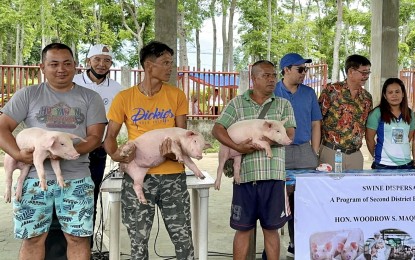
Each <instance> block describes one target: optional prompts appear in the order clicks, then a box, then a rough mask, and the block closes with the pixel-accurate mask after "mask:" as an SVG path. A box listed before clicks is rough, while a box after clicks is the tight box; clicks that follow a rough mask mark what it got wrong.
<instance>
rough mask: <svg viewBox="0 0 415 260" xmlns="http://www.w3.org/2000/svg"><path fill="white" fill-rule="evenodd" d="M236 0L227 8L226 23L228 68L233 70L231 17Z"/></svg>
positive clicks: (233, 14) (233, 13)
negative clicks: (227, 21) (227, 18)
mask: <svg viewBox="0 0 415 260" xmlns="http://www.w3.org/2000/svg"><path fill="white" fill-rule="evenodd" d="M235 9H236V0H232V2H231V7H230V8H229V24H228V70H227V71H232V70H233V17H234V16H235Z"/></svg>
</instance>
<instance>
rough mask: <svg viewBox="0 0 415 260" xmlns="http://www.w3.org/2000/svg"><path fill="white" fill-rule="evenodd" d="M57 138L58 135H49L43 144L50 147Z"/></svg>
mask: <svg viewBox="0 0 415 260" xmlns="http://www.w3.org/2000/svg"><path fill="white" fill-rule="evenodd" d="M56 140H58V137H57V136H56V135H49V136H48V138H47V139H46V141H45V146H46V147H47V148H51V147H52V146H53V144H54V143H55V142H56Z"/></svg>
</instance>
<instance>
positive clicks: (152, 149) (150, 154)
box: [120, 127, 209, 204]
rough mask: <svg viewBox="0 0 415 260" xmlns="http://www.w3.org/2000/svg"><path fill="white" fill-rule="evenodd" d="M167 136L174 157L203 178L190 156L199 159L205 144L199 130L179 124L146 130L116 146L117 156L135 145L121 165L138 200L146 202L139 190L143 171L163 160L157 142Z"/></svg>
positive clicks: (142, 181)
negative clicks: (118, 148)
mask: <svg viewBox="0 0 415 260" xmlns="http://www.w3.org/2000/svg"><path fill="white" fill-rule="evenodd" d="M167 138H170V139H171V140H172V146H171V150H172V152H173V153H174V154H175V156H176V160H177V161H178V162H181V163H184V164H185V165H186V166H187V167H188V168H189V169H190V170H191V171H193V173H194V174H195V176H196V177H198V178H201V179H204V178H205V176H204V175H203V174H202V172H201V171H200V170H199V168H197V166H196V164H195V163H194V162H193V161H192V159H191V158H195V159H198V160H200V159H202V157H203V156H202V153H203V149H205V148H207V147H208V146H209V145H208V144H206V143H205V139H204V137H203V136H202V135H201V134H200V133H198V132H195V131H190V130H186V129H183V128H179V127H172V128H163V129H155V130H151V131H148V132H146V133H144V134H142V135H141V136H139V137H137V138H136V139H135V140H133V141H128V142H127V143H126V144H125V145H123V146H121V147H120V155H121V156H127V155H128V154H129V153H130V152H131V148H134V146H135V147H136V150H135V155H136V156H135V158H134V160H133V161H131V162H130V163H129V164H128V165H127V166H125V165H123V164H122V165H121V168H122V169H125V171H126V173H127V174H128V175H130V177H131V178H132V179H133V181H134V186H133V188H134V191H135V192H136V194H137V198H138V200H139V201H140V203H143V204H146V203H147V200H146V198H145V197H144V193H143V183H144V177H145V175H146V173H147V171H148V170H149V169H150V168H152V167H155V166H158V165H160V164H161V163H163V162H164V161H165V160H166V158H165V157H164V156H162V155H161V154H160V145H161V144H162V143H163V141H164V140H165V139H167Z"/></svg>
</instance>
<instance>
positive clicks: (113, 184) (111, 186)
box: [101, 171, 215, 260]
mask: <svg viewBox="0 0 415 260" xmlns="http://www.w3.org/2000/svg"><path fill="white" fill-rule="evenodd" d="M202 173H203V175H204V176H205V178H204V179H198V178H196V177H195V176H194V174H193V173H192V172H191V171H186V175H187V179H186V181H187V187H188V189H191V198H192V203H191V212H192V231H193V243H194V248H195V255H198V256H199V259H200V260H206V259H207V255H208V206H209V188H211V187H213V186H214V183H215V180H214V179H213V178H212V177H211V176H210V175H209V174H208V173H207V172H206V171H202ZM121 184H122V179H120V178H108V179H106V180H105V181H104V182H103V183H102V185H101V192H108V202H109V216H108V217H109V222H110V223H109V225H110V227H109V249H108V250H109V259H110V260H119V259H120V244H119V243H120V220H121V218H120V215H121Z"/></svg>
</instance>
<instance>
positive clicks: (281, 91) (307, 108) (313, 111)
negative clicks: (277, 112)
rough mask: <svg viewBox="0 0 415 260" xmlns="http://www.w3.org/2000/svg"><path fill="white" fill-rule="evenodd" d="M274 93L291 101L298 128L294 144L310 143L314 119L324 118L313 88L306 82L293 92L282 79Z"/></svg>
mask: <svg viewBox="0 0 415 260" xmlns="http://www.w3.org/2000/svg"><path fill="white" fill-rule="evenodd" d="M274 94H275V95H276V96H277V97H282V98H285V99H287V100H288V101H290V103H291V105H292V107H293V109H294V115H295V121H296V124H297V128H296V129H295V137H294V141H293V143H292V144H297V145H299V144H304V143H309V142H310V140H311V130H312V123H313V121H319V120H321V119H322V116H321V111H320V107H319V105H318V102H317V96H316V93H315V92H314V90H313V89H312V88H310V87H309V86H306V85H304V84H299V85H298V88H297V91H296V92H295V93H291V91H289V90H288V89H287V88H286V87H285V85H284V82H283V81H282V80H281V81H279V82H278V83H277V86H276V87H275V90H274Z"/></svg>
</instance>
